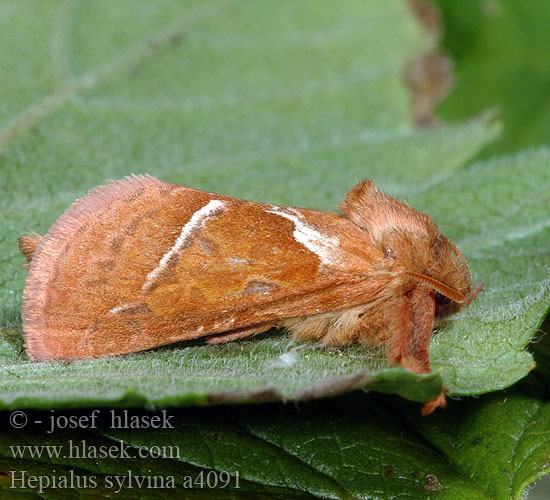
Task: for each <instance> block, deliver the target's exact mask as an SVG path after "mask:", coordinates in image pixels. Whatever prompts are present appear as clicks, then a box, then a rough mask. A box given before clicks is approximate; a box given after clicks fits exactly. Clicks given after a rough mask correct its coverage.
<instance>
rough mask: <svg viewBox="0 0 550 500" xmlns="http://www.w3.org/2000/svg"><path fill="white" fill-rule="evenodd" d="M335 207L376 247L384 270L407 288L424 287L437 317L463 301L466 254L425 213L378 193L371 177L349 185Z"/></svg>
mask: <svg viewBox="0 0 550 500" xmlns="http://www.w3.org/2000/svg"><path fill="white" fill-rule="evenodd" d="M340 208H341V210H342V211H343V212H344V213H345V215H346V216H347V217H348V218H349V219H351V220H352V221H353V222H354V223H355V224H357V225H358V226H359V227H361V229H363V231H364V232H365V234H366V236H367V237H368V238H369V240H370V243H371V244H372V245H373V247H374V248H378V251H379V254H380V256H381V257H382V260H381V262H382V265H383V266H384V267H385V268H386V269H388V270H390V271H392V272H394V273H397V274H399V275H402V276H404V277H405V278H406V282H407V283H410V284H411V285H412V286H414V285H415V284H416V283H418V282H422V283H425V284H427V285H429V287H430V288H431V289H432V290H433V294H434V299H435V303H436V314H437V315H438V316H446V315H448V314H452V313H454V312H456V311H458V310H459V309H461V308H462V307H464V306H465V305H467V304H468V303H469V301H470V300H471V291H472V277H471V274H470V269H469V267H468V264H467V262H466V258H465V257H464V255H462V253H461V252H460V250H459V249H458V248H457V247H456V245H455V244H454V243H453V242H452V241H451V240H449V239H448V238H447V237H445V236H444V235H443V234H441V232H440V231H439V228H438V227H437V225H436V224H435V222H434V221H433V220H432V218H431V217H430V216H429V215H426V214H423V213H420V212H418V211H417V210H415V209H414V208H412V207H409V206H408V205H407V204H405V203H403V202H400V201H399V200H397V199H395V198H393V197H391V196H389V195H387V194H385V193H384V192H382V191H379V190H378V189H377V188H376V186H375V185H374V183H373V182H372V181H364V182H361V183H359V184H358V185H357V186H355V187H354V188H353V189H352V190H351V191H350V192H349V193H348V194H347V196H346V198H345V200H344V201H343V202H342V204H341V205H340Z"/></svg>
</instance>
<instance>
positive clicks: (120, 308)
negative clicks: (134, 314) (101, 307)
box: [109, 302, 143, 314]
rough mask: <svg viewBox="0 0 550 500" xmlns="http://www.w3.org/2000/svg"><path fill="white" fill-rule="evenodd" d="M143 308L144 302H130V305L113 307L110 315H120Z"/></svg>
mask: <svg viewBox="0 0 550 500" xmlns="http://www.w3.org/2000/svg"><path fill="white" fill-rule="evenodd" d="M139 306H143V302H130V303H129V304H122V305H121V306H116V307H113V308H112V309H111V310H110V311H109V314H118V313H121V312H124V311H127V310H128V309H135V308H136V307H139Z"/></svg>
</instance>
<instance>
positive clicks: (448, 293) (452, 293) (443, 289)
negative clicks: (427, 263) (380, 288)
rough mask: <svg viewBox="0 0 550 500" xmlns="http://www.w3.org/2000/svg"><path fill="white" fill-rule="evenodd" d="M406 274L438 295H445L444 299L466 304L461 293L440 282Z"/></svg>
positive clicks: (464, 296) (424, 276) (419, 275)
mask: <svg viewBox="0 0 550 500" xmlns="http://www.w3.org/2000/svg"><path fill="white" fill-rule="evenodd" d="M407 274H408V275H409V276H412V277H413V278H417V279H419V280H421V281H424V282H425V283H428V284H429V285H431V286H432V287H433V288H434V289H435V290H437V291H438V292H439V293H440V294H442V295H445V297H447V298H449V299H451V300H454V301H455V302H459V303H462V302H466V300H467V298H468V297H466V295H464V294H463V293H460V292H458V291H456V290H455V289H454V288H451V287H450V286H447V285H445V284H444V283H441V281H438V280H436V279H435V278H432V277H431V276H426V275H424V274H417V273H407ZM476 288H477V285H476ZM478 292H479V290H477V291H476V295H477V293H478ZM474 297H475V295H474ZM472 300H473V297H472ZM468 303H469V302H468Z"/></svg>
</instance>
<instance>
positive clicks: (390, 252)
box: [384, 247, 396, 259]
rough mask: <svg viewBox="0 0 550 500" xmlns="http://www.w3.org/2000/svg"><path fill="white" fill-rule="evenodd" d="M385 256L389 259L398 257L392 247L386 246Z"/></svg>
mask: <svg viewBox="0 0 550 500" xmlns="http://www.w3.org/2000/svg"><path fill="white" fill-rule="evenodd" d="M384 256H385V257H386V258H387V259H395V257H396V255H395V253H394V251H393V250H392V249H391V248H390V247H386V248H384Z"/></svg>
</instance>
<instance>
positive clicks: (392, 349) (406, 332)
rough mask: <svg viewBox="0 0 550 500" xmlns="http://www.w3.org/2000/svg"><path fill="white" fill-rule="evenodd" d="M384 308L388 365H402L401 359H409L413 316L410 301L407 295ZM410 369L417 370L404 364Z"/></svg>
mask: <svg viewBox="0 0 550 500" xmlns="http://www.w3.org/2000/svg"><path fill="white" fill-rule="evenodd" d="M386 307H387V308H386V310H385V314H384V316H385V322H386V328H387V330H388V333H387V334H386V341H385V344H386V351H387V356H388V362H389V364H390V365H396V364H400V365H403V366H405V365H404V364H403V360H405V359H409V358H410V357H411V356H410V351H409V347H410V343H411V337H412V330H413V316H412V312H411V303H410V301H409V300H408V298H407V297H403V298H399V299H397V300H394V301H391V302H390V303H389V304H388V305H387V306H386ZM405 368H408V369H410V370H412V371H417V370H416V369H414V368H413V367H411V366H405Z"/></svg>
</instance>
